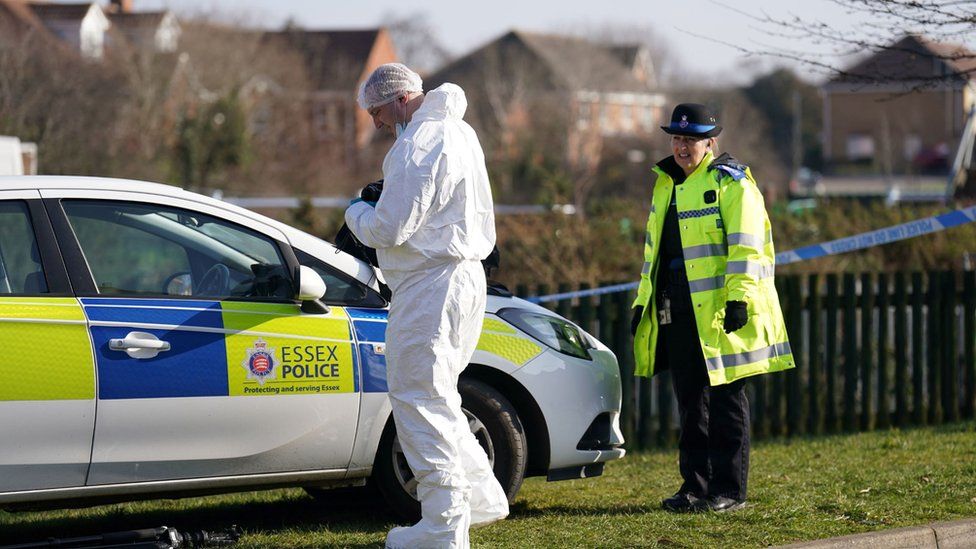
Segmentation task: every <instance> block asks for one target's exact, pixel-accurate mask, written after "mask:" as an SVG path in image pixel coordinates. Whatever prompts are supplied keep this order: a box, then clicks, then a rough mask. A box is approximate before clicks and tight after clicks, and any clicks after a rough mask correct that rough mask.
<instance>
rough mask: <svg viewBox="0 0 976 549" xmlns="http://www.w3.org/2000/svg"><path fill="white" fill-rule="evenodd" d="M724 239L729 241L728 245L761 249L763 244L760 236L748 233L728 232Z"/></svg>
mask: <svg viewBox="0 0 976 549" xmlns="http://www.w3.org/2000/svg"><path fill="white" fill-rule="evenodd" d="M726 239H727V240H728V242H729V246H735V245H739V246H750V247H752V248H756V249H762V247H763V245H764V244H765V242H764V241H763V239H762V238H759V237H758V236H756V235H754V234H749V233H729V235H728V236H727V237H726Z"/></svg>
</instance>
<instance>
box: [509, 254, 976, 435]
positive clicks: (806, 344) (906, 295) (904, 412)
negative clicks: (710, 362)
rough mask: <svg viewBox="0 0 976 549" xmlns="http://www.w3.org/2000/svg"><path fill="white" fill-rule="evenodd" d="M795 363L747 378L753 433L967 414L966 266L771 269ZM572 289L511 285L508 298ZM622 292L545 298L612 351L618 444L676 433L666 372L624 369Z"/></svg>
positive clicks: (975, 323)
mask: <svg viewBox="0 0 976 549" xmlns="http://www.w3.org/2000/svg"><path fill="white" fill-rule="evenodd" d="M776 286H777V288H778V290H779V295H780V301H781V303H782V305H783V312H784V315H785V316H786V323H787V330H788V332H789V335H790V345H791V347H792V350H793V356H794V358H795V359H796V365H797V367H796V368H794V369H792V370H788V371H786V372H780V373H775V374H770V375H763V376H756V377H753V378H751V379H750V383H749V388H748V391H749V399H750V403H751V406H752V428H753V437H754V438H766V437H779V436H787V437H790V436H796V435H805V434H822V433H837V432H853V431H865V430H871V429H875V428H879V429H883V428H888V427H906V426H910V425H938V424H941V423H945V422H953V421H958V420H960V419H972V418H973V417H974V414H976V350H974V345H976V271H964V272H956V271H934V272H927V273H921V272H912V273H905V272H898V273H893V274H890V273H880V274H875V273H862V274H860V275H855V274H853V273H846V274H843V275H837V274H827V275H820V274H812V275H807V276H802V275H785V276H777V277H776ZM577 289H581V290H582V289H588V286H587V285H581V286H579V287H578V288H576V287H571V286H570V285H568V284H561V285H559V286H558V287H557V288H552V287H547V286H545V285H540V286H538V287H537V288H534V289H531V290H530V289H529V288H527V287H520V288H518V290H517V292H516V293H517V294H518V295H523V296H524V295H546V294H549V293H552V291H553V290H555V291H557V292H559V293H562V292H568V291H573V290H577ZM633 299H634V293H633V292H618V293H614V294H605V295H602V296H592V297H583V298H575V299H566V300H562V301H558V302H554V303H548V304H547V306H550V308H551V309H553V310H554V311H556V312H558V313H559V314H561V315H563V316H565V317H567V318H569V319H572V320H573V321H574V322H576V323H577V324H579V325H580V326H581V327H583V328H584V329H586V330H587V331H588V332H590V333H591V334H593V335H595V336H597V337H598V338H599V339H600V340H601V341H603V342H604V343H605V344H606V345H607V346H609V347H610V348H611V349H613V350H614V352H615V353H616V355H617V359H618V360H619V362H620V370H621V379H622V383H623V394H624V398H623V409H622V416H621V428H622V429H623V431H624V436H625V438H626V439H627V447H629V448H649V447H661V446H669V445H672V444H674V442H675V441H676V439H677V413H676V407H675V404H674V402H673V400H674V399H673V396H672V391H671V386H670V384H671V381H670V378H669V377H668V374H667V373H662V374H661V375H658V376H655V377H654V378H652V379H649V380H648V379H644V378H635V377H633V370H634V358H633V356H634V355H633V351H632V347H631V346H632V338H631V335H630V319H631V309H630V305H631V303H632V301H633Z"/></svg>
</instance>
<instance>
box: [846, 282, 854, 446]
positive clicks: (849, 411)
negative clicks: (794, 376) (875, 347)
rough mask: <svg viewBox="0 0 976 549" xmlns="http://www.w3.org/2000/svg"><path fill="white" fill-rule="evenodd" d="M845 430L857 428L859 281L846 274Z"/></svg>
mask: <svg viewBox="0 0 976 549" xmlns="http://www.w3.org/2000/svg"><path fill="white" fill-rule="evenodd" d="M843 413H844V430H845V431H848V432H850V431H854V430H855V429H856V428H857V280H856V279H855V278H854V273H844V412H843Z"/></svg>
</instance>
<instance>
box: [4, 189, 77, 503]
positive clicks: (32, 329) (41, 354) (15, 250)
mask: <svg viewBox="0 0 976 549" xmlns="http://www.w3.org/2000/svg"><path fill="white" fill-rule="evenodd" d="M0 417H3V418H4V420H3V421H0V492H13V491H21V490H37V489H44V488H67V487H74V486H84V484H85V477H86V475H87V473H88V465H89V460H90V458H91V445H92V432H93V430H94V426H95V368H94V360H93V357H92V346H91V341H90V340H89V337H88V330H87V328H86V323H85V316H84V313H83V312H82V308H81V305H80V304H79V303H78V300H77V299H75V298H74V297H72V295H71V289H70V287H69V285H68V278H67V274H66V273H65V271H64V266H63V264H62V262H61V258H60V255H59V254H58V251H57V246H56V244H55V241H54V235H53V232H52V231H51V226H50V223H49V222H48V219H47V215H46V213H45V212H44V208H43V206H42V205H41V200H40V194H39V193H38V192H37V191H9V190H8V191H0Z"/></svg>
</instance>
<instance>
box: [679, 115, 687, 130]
mask: <svg viewBox="0 0 976 549" xmlns="http://www.w3.org/2000/svg"><path fill="white" fill-rule="evenodd" d="M678 127H679V128H687V127H688V115H687V114H682V115H681V122H678Z"/></svg>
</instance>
